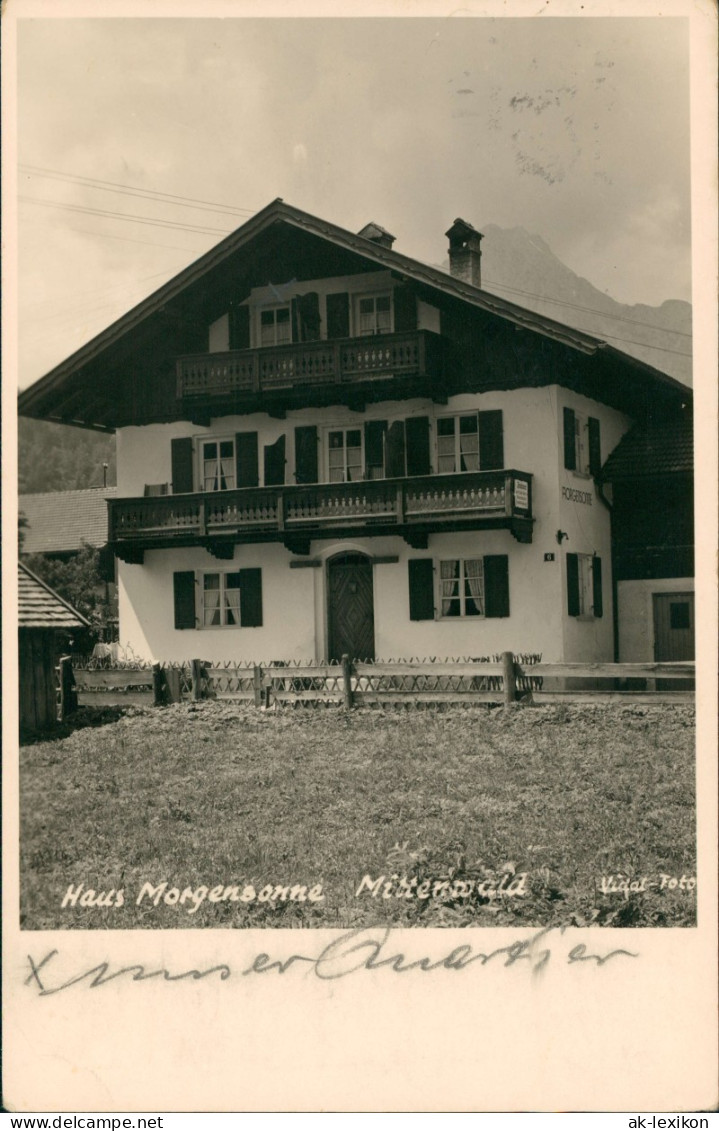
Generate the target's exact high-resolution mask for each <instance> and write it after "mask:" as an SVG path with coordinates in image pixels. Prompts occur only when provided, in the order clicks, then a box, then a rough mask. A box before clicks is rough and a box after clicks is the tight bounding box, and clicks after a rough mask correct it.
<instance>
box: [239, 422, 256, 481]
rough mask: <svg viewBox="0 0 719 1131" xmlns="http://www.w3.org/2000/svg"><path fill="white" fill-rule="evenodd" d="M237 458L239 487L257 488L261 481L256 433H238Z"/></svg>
mask: <svg viewBox="0 0 719 1131" xmlns="http://www.w3.org/2000/svg"><path fill="white" fill-rule="evenodd" d="M235 457H236V462H237V486H238V487H256V486H257V484H258V483H259V481H260V479H259V464H258V459H257V433H256V432H238V433H237V435H236V436H235Z"/></svg>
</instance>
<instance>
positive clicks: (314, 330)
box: [295, 291, 320, 342]
mask: <svg viewBox="0 0 719 1131" xmlns="http://www.w3.org/2000/svg"><path fill="white" fill-rule="evenodd" d="M295 304H296V305H295V309H296V318H297V331H298V333H297V336H296V338H295V341H298V342H316V341H318V340H319V336H320V296H319V295H318V294H317V292H316V291H309V292H308V293H307V294H306V295H298V296H297V298H296V300H295Z"/></svg>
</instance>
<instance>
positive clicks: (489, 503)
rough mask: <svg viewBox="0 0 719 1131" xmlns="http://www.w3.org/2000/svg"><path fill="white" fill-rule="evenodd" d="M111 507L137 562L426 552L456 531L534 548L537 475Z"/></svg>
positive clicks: (495, 474)
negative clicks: (147, 555)
mask: <svg viewBox="0 0 719 1131" xmlns="http://www.w3.org/2000/svg"><path fill="white" fill-rule="evenodd" d="M108 506H109V540H110V542H111V543H112V545H113V547H114V549H115V552H116V554H117V555H118V557H120V558H122V559H123V560H125V561H133V562H138V561H140V562H141V561H142V555H143V552H144V551H145V550H148V549H165V548H169V547H173V546H205V547H206V548H207V549H209V550H210V551H211V552H212V553H213V554H215V555H216V556H217V557H220V558H231V557H232V555H233V551H234V546H235V545H236V544H238V543H242V542H244V543H247V542H282V543H284V544H285V545H286V546H287V547H288V549H290V550H292V551H293V552H295V553H300V554H301V553H309V544H310V541H311V540H313V539H315V540H316V539H323V538H339V537H343V538H347V537H367V536H368V535H369V536H373V535H387V534H399V535H401V536H402V537H403V538H404V539H405V540H406V541H407V542H409V544H410V545H412V546H415V547H418V548H420V547H426V545H427V538H428V536H429V534H432V533H441V532H447V531H453V530H485V529H486V530H491V529H498V528H506V529H509V530H511V532H512V534H513V535H514V537H515V538H516V539H517V540H518V541H519V542H531V540H532V477H531V475H529V474H527V473H526V472H520V471H511V470H510V471H478V472H466V473H463V474H461V475H427V476H421V477H417V478H413V479H374V480H366V481H365V480H363V481H360V482H357V483H327V484H317V485H316V486H315V485H312V486H302V487H289V486H285V487H264V488H263V487H250V488H245V489H244V490H238V491H221V492H215V493H207V494H200V493H198V494H192V495H166V496H159V497H155V498H137V499H110V500H108Z"/></svg>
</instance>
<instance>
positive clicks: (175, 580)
mask: <svg viewBox="0 0 719 1131" xmlns="http://www.w3.org/2000/svg"><path fill="white" fill-rule="evenodd" d="M172 587H173V592H174V597H175V628H194V627H195V572H194V570H191V569H186V570H180V572H179V573H173V575H172Z"/></svg>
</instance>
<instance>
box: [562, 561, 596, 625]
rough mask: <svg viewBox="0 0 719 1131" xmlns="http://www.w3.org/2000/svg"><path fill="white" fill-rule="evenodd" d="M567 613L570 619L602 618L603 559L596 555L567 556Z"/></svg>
mask: <svg viewBox="0 0 719 1131" xmlns="http://www.w3.org/2000/svg"><path fill="white" fill-rule="evenodd" d="M567 611H568V613H569V615H570V617H587V618H588V617H601V616H602V614H603V602H602V559H601V558H599V557H597V555H596V554H567Z"/></svg>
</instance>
